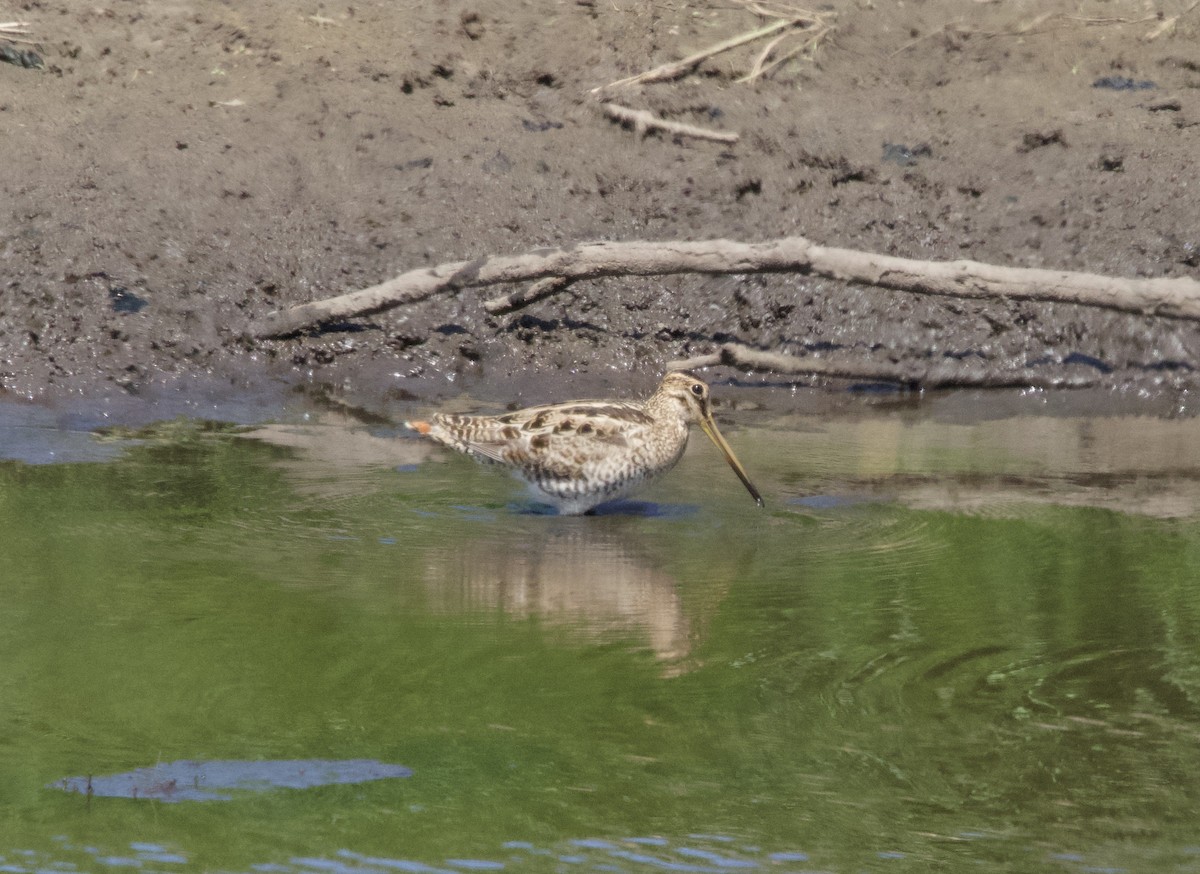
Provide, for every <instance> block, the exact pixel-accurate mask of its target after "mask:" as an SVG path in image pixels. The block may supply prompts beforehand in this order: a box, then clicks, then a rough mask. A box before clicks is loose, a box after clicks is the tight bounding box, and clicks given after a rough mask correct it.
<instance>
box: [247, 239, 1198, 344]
mask: <svg viewBox="0 0 1200 874" xmlns="http://www.w3.org/2000/svg"><path fill="white" fill-rule="evenodd" d="M789 272H790V273H802V274H806V275H818V276H824V277H828V278H830V279H839V280H843V281H846V282H857V283H862V284H865V285H875V286H880V287H882V288H893V289H899V290H901V291H909V292H914V293H918V294H938V295H949V296H953V297H966V298H979V299H996V298H999V299H1016V300H1041V301H1055V302H1061V303H1074V304H1081V305H1084V306H1094V307H1104V308H1108V309H1114V310H1121V311H1123V312H1132V313H1142V314H1147V315H1157V316H1167V317H1171V318H1179V319H1197V320H1200V281H1198V280H1195V279H1191V278H1188V277H1179V278H1157V279H1125V278H1120V277H1113V276H1101V275H1098V274H1094V273H1072V272H1069V271H1065V270H1044V269H1036V268H1025V267H1000V266H996V265H994V264H984V263H982V262H979V261H965V260H964V261H918V260H914V259H911V258H897V257H894V256H891V255H877V254H874V253H872V252H861V251H857V250H855V249H838V248H833V247H827V246H818V245H816V244H815V243H812V242H810V241H809V240H807V239H805V238H804V237H784V238H783V239H779V240H772V241H769V242H766V243H738V242H734V241H732V240H701V241H697V242H678V241H668V242H661V243H654V242H646V241H631V242H624V243H621V242H598V243H580V244H577V245H572V246H567V247H565V248H560V249H535V250H533V251H531V252H527V253H525V254H523V255H504V256H492V257H483V258H477V259H475V260H473V261H454V262H450V263H447V264H442V265H439V266H437V267H421V268H418V269H416V270H410V271H408V272H407V273H402V274H400V275H399V276H397V277H395V278H393V279H389V280H388V281H387V282H383V283H381V284H379V285H374V286H371V287H370V288H365V289H363V290H361V291H355V292H351V293H350V294H343V295H339V296H338V297H333V298H329V299H327V300H321V301H314V302H313V303H307V304H301V305H300V306H296V307H292V308H291V309H288V310H283V311H280V312H274V313H270V314H268V315H267V316H266V317H264V318H263V319H261V320H259V321H258V322H256V323H255V324H253V325H252V326H251V328H250V331H251V333H252V334H253V335H254V336H256V337H283V336H287V335H289V334H295V333H297V332H299V331H304V330H306V329H309V328H313V327H315V326H318V325H322V324H327V323H329V322H336V321H342V320H345V319H351V318H355V317H358V316H367V315H372V314H374V313H379V312H383V311H384V310H388V309H392V308H393V307H397V306H401V305H404V304H411V303H416V302H417V301H422V300H425V299H427V298H430V297H433V296H434V295H436V294H444V293H447V292H454V291H458V290H460V289H463V288H475V287H482V286H488V285H496V284H498V283H501V282H526V281H530V280H537V279H546V278H548V277H560V278H563V279H569V280H573V281H575V280H580V279H599V278H601V277H607V276H663V275H667V274H676V273H707V274H722V273H724V274H728V273H789Z"/></svg>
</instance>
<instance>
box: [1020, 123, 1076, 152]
mask: <svg viewBox="0 0 1200 874" xmlns="http://www.w3.org/2000/svg"><path fill="white" fill-rule="evenodd" d="M1053 145H1060V146H1062V147H1063V148H1064V149H1065V148H1067V138H1066V137H1065V136H1063V132H1062V128H1056V129H1055V130H1052V131H1050V132H1049V133H1042V132H1041V131H1033V132H1031V133H1027V134H1025V136H1023V137H1021V145H1019V146H1017V151H1018V152H1032V151H1033V150H1034V149H1040V148H1043V147H1045V146H1053Z"/></svg>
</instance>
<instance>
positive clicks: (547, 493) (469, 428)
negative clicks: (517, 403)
mask: <svg viewBox="0 0 1200 874" xmlns="http://www.w3.org/2000/svg"><path fill="white" fill-rule="evenodd" d="M693 422H695V423H696V424H698V425H699V426H700V428H701V429H702V430H703V431H704V433H705V434H707V435H708V437H709V439H710V440H712V442H713V443H714V444H716V447H717V448H718V449H720V450H721V452H722V454H724V456H725V460H726V461H728V462H729V466H730V467H732V468H733V472H734V473H736V474H737V475H738V478H739V479H740V480H741V481H742V484H743V485H744V486H745V487H746V489H747V490H748V491H749V492H750V495H751V496H752V497H753V498H754V500H755V502H756V503H757V504H758V505H759V506H760V507H761V506H762V505H763V500H762V496H761V495H760V494H759V493H758V489H756V488H755V487H754V484H753V483H752V482H750V478H749V477H748V476H747V475H746V471H745V469H744V468H743V467H742V465H741V462H739V461H738V460H737V457H736V456H735V455H734V454H733V450H732V449H730V448H729V444H728V443H726V442H725V438H724V437H722V436H721V432H720V431H718V430H717V423H716V422H715V421H713V417H712V410H711V408H710V405H709V392H708V386H707V385H706V384H705V383H704V381H703V380H701V379H698V378H697V377H695V376H693V375H692V374H690V373H684V372H682V371H674V372H671V373H668V374H667V375H666V376H664V377H663V379H662V382H661V383H660V384H659V386H658V390H657V391H655V392H654V394H652V395H651V396H650V397H649V398H647V399H646V400H644V401H568V402H567V403H564V404H548V405H546V406H540V407H529V408H528V409H524V410H517V411H516V412H513V413H506V414H504V415H502V416H455V415H443V414H441V413H438V414H435V415H434V416H433V420H432V421H430V422H405V423H404V424H405V425H406V426H408V427H409V428H411V429H412V430H414V431H417V432H419V433H421V434H425V435H427V436H429V437H431V438H433V439H434V440H436V441H437V442H439V443H441V444H443V445H445V446H449V447H450V448H451V449H456V450H458V451H459V452H464V453H466V454H467V455H470V456H472V457H473V458H476V459H478V460H480V461H485V462H492V463H495V464H502V465H504V466H505V467H507V468H509V469H510V470H511V471H512V472H513V473H515V474H516V475H517V476H518V477H520V478H521V479H523V480H524V481H525V482H526V483H528V484H529V486H530V488H531V489H532V491H533V493H534V495H535V496H536V497H537V498H539V499H541V500H544V501H546V502H547V503H549V504H550V505H552V506H553V507H554V508H555V509H556V510H558V512H559V513H564V514H568V515H575V514H579V513H586V512H588V511H589V510H591V509H592V508H594V507H596V506H597V505H599V504H603V503H605V502H606V501H612V500H615V499H617V498H620V497H624V496H625V495H628V494H629V493H630V492H632V491H633V490H634V489H636V488H638V487H639V486H642V485H644V484H646V483H647V482H649V481H650V480H652V479H654V478H655V477H658V476H661V475H662V474H664V473H666V472H667V471H669V470H670V469H671V468H673V467H674V466H675V464H676V463H677V462H678V461H679V459H680V458H681V457H682V456H683V451H684V449H686V448H687V442H688V432H689V430H690V426H691V424H692V423H693Z"/></svg>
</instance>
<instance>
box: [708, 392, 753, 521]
mask: <svg viewBox="0 0 1200 874" xmlns="http://www.w3.org/2000/svg"><path fill="white" fill-rule="evenodd" d="M700 427H701V428H703V429H704V433H705V434H707V435H708V439H709V440H711V441H712V442H713V444H714V445H715V446H716V447H717V448H718V449H720V450H721V454H722V455H724V456H725V460H726V461H728V462H729V466H730V467H732V468H733V472H734V473H736V474H737V475H738V479H740V480H741V481H742V485H744V486H745V487H746V491H748V492H749V493H750V497H752V498H754V502H755V503H756V504H758V506H760V507H761V506H762V505H763V499H762V495H760V494H759V493H758V489H756V488H755V487H754V483H752V482H750V477H748V476H746V469H745V468H744V467H742V463H741V462H740V461H738V460H737V456H736V455H734V454H733V450H732V449H730V448H729V444H728V443H726V442H725V438H724V437H722V436H721V432H720V431H718V430H717V423H716V422H715V421H713V417H712V414H711V413H709V412H707V411H705V415H703V416H701V417H700Z"/></svg>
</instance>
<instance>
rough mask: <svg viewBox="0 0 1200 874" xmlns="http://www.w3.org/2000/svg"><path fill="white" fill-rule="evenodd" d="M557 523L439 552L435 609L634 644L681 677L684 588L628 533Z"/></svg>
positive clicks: (429, 568)
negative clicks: (522, 620)
mask: <svg viewBox="0 0 1200 874" xmlns="http://www.w3.org/2000/svg"><path fill="white" fill-rule="evenodd" d="M546 521H549V520H546ZM554 521H555V522H556V523H557V524H552V525H549V526H545V525H543V526H541V527H540V528H530V529H528V530H526V531H525V532H524V533H522V534H518V535H516V536H506V537H498V536H497V537H488V538H482V539H479V540H476V541H473V542H469V543H465V544H458V545H456V546H455V547H453V548H450V549H446V550H438V551H437V552H435V553H432V554H431V555H430V556H429V560H428V563H427V565H426V570H425V575H424V579H425V582H426V584H427V587H428V590H429V597H430V602H431V604H432V606H433V607H434V608H435V609H443V610H447V611H455V612H459V611H477V610H495V609H499V610H503V611H504V612H505V613H507V614H509V615H511V616H521V617H538V618H540V619H542V620H544V621H546V622H549V623H552V624H556V625H562V626H567V627H571V628H573V629H576V630H577V631H578V632H579V633H582V634H585V635H587V636H589V637H592V638H596V639H602V640H611V639H619V638H627V637H630V636H631V635H632V636H634V637H636V638H641V639H642V640H645V642H646V643H648V645H649V647H650V649H651V650H652V651H653V652H654V654H655V656H656V657H657V658H659V659H661V660H663V661H664V662H666V663H668V664H669V665H671V666H672V667H669V668H668V672H669V673H675V672H678V670H680V669H681V664H682V663H681V660H682V659H683V658H684V657H686V656H687V654H688V650H689V646H690V640H689V624H688V620H687V617H686V615H685V614H684V612H683V608H682V604H681V602H680V598H679V592H678V581H677V580H676V579H675V578H674V577H672V576H670V575H669V574H667V573H665V572H663V571H662V570H659V569H658V568H656V567H655V566H654V563H653V561H652V560H650V559H649V558H648V557H646V556H643V555H641V554H640V552H639V550H638V548H637V546H636V545H635V544H634V543H633V542H632V539H631V538H630V537H629V536H628V535H627V534H625V533H624V532H623V531H621V530H620V529H619V528H615V527H614V526H607V525H600V524H597V522H598V520H586V519H562V520H554Z"/></svg>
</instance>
